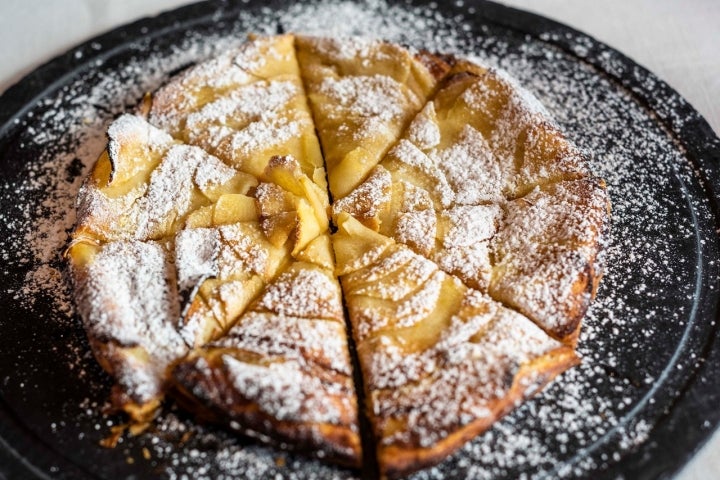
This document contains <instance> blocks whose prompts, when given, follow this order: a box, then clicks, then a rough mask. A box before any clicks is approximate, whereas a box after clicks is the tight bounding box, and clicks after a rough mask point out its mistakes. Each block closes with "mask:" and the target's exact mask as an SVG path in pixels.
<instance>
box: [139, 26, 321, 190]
mask: <svg viewBox="0 0 720 480" xmlns="http://www.w3.org/2000/svg"><path fill="white" fill-rule="evenodd" d="M149 103H150V107H149V113H148V118H149V120H150V122H151V123H153V124H154V125H157V126H159V127H160V128H163V129H165V130H167V131H168V132H170V133H171V134H172V135H173V136H174V137H176V138H179V139H181V140H183V141H184V142H186V143H189V144H191V145H197V146H200V147H202V148H204V149H205V150H207V151H208V152H210V153H211V154H213V155H215V156H217V157H218V158H220V159H222V160H223V161H224V162H226V163H227V164H228V165H232V166H233V167H235V168H237V169H238V170H240V171H243V172H246V173H249V174H252V175H254V176H255V177H257V178H259V179H261V180H263V179H265V178H264V176H263V175H264V172H265V168H266V166H267V164H268V161H269V159H270V158H272V157H274V156H279V157H282V156H286V155H292V156H294V157H295V159H296V160H298V161H299V162H300V166H301V168H302V171H303V172H304V173H305V174H306V175H307V176H308V177H310V178H311V179H312V180H313V181H314V182H315V183H316V184H317V185H318V186H319V187H320V188H321V189H323V190H325V189H326V183H325V174H324V170H323V160H322V155H321V152H320V144H319V142H318V138H317V136H316V135H315V127H314V125H313V122H312V118H311V115H310V111H309V107H308V104H307V99H306V97H305V92H304V90H303V83H302V79H301V77H300V72H299V69H298V63H297V59H296V56H295V50H294V37H293V36H292V35H279V36H272V37H263V36H261V37H253V38H251V39H250V40H249V41H248V42H247V43H245V44H243V45H242V46H241V47H240V48H238V49H236V50H234V51H231V52H229V53H227V54H224V55H222V56H220V57H218V58H216V59H213V60H211V61H209V62H205V63H202V64H200V65H197V66H195V67H192V68H190V69H189V70H187V71H185V72H184V73H183V74H181V75H180V77H179V78H176V79H174V80H173V81H171V82H170V83H169V84H167V85H166V86H165V87H163V88H161V89H160V90H159V91H158V92H157V93H155V94H154V95H152V96H151V100H149Z"/></svg>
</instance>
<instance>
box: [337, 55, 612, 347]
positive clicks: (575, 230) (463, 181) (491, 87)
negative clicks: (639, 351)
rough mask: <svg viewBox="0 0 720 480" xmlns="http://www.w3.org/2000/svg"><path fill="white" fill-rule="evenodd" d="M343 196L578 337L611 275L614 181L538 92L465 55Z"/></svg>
mask: <svg viewBox="0 0 720 480" xmlns="http://www.w3.org/2000/svg"><path fill="white" fill-rule="evenodd" d="M333 208H334V211H335V213H336V214H337V213H339V212H343V211H345V212H348V213H350V214H352V215H354V216H355V217H356V218H357V219H358V220H360V221H361V222H363V223H364V224H365V225H366V226H368V227H370V228H372V229H374V230H376V231H379V232H380V233H382V234H384V235H387V236H390V237H392V238H394V239H395V240H397V241H399V242H401V243H404V244H406V245H408V246H409V247H410V248H412V249H413V250H414V251H415V252H417V253H419V254H421V255H423V256H426V257H427V258H430V259H432V260H433V261H434V262H436V263H437V264H438V265H439V266H440V268H441V269H443V270H444V271H446V272H448V273H450V274H452V275H456V276H458V277H459V278H460V279H462V280H463V281H464V282H465V283H466V284H467V285H468V286H470V287H472V288H476V289H479V290H481V291H483V292H489V293H490V295H491V296H493V297H494V298H495V299H497V300H499V301H501V302H504V303H506V304H507V305H511V306H513V307H514V308H517V309H518V310H520V311H521V312H522V313H523V314H525V315H527V316H528V317H530V318H531V319H533V320H534V321H535V322H536V323H537V324H538V325H539V326H540V327H541V328H543V329H545V330H546V331H548V332H549V333H550V334H551V335H553V336H554V337H555V338H558V339H561V340H563V341H566V342H569V343H572V342H574V341H575V339H576V337H577V330H578V328H579V324H580V320H581V319H582V317H583V316H584V315H585V310H586V309H587V307H588V305H589V301H590V299H591V298H592V297H593V296H594V294H595V289H596V288H597V282H598V281H599V278H600V275H601V272H600V268H599V266H598V262H597V257H598V254H599V251H600V248H601V238H603V235H604V233H605V230H606V229H607V216H608V210H609V202H608V199H607V194H606V192H605V186H604V184H603V182H602V181H601V180H599V179H596V178H594V177H592V176H591V175H590V173H589V172H588V170H587V161H586V160H585V158H584V157H583V155H582V153H581V152H580V151H579V150H578V149H577V148H576V147H575V146H574V145H572V144H571V143H570V142H569V141H567V140H566V139H565V138H564V136H563V135H562V133H561V132H560V131H559V130H558V128H557V127H556V126H555V125H553V124H552V123H551V122H550V121H549V120H548V115H547V114H546V113H545V112H544V109H543V107H542V106H541V105H540V104H539V103H538V102H537V101H536V100H534V99H533V98H532V97H531V96H529V94H527V93H526V92H524V91H523V90H522V88H521V87H519V86H518V85H516V84H515V83H514V82H513V81H512V80H511V79H509V78H508V77H507V76H506V75H504V74H501V73H499V72H497V71H495V70H487V69H484V68H483V67H480V66H477V65H473V64H469V63H467V62H464V61H459V62H457V64H456V65H455V66H454V67H453V70H452V71H451V73H450V74H449V75H448V77H447V78H446V80H445V81H444V82H443V83H442V84H441V86H440V88H439V90H438V92H437V94H436V95H435V96H434V97H433V99H432V101H430V102H428V103H427V104H426V105H425V106H424V107H423V110H422V111H421V112H420V113H419V114H418V115H417V116H416V117H415V118H414V119H413V121H412V122H411V123H410V126H409V127H408V129H407V130H406V131H405V133H404V134H403V136H402V138H401V139H400V140H399V141H398V142H397V143H396V144H395V145H394V146H393V147H392V149H391V150H390V151H389V152H388V154H387V155H386V156H385V158H384V159H383V160H382V161H381V162H380V163H379V164H378V165H377V166H376V167H375V168H374V169H373V170H372V171H371V172H370V174H369V175H368V177H367V178H366V180H365V181H364V182H363V183H362V184H361V185H359V186H358V187H357V188H356V189H355V190H354V191H352V192H350V193H349V194H348V195H347V196H346V197H345V198H341V199H338V200H337V201H336V202H335V204H334V207H333Z"/></svg>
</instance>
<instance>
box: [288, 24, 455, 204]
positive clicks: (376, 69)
mask: <svg viewBox="0 0 720 480" xmlns="http://www.w3.org/2000/svg"><path fill="white" fill-rule="evenodd" d="M296 46H297V56H298V61H299V64H300V70H301V73H302V77H303V80H304V82H305V88H306V91H307V95H308V98H309V99H310V105H311V108H312V111H313V117H314V120H315V127H316V129H317V131H318V135H319V136H320V142H321V144H322V147H323V154H324V157H325V163H326V168H327V172H328V183H329V185H330V192H331V194H332V196H333V198H342V197H344V196H345V195H347V194H348V193H349V192H350V191H351V190H352V189H353V188H355V187H356V186H357V185H358V184H359V183H360V182H362V180H363V179H364V178H365V176H366V175H367V174H368V172H369V171H370V170H371V169H372V168H373V167H374V166H375V165H376V164H377V163H378V162H379V161H380V160H381V158H382V156H383V155H384V154H385V152H386V151H387V149H388V148H389V147H390V146H391V145H392V144H394V143H395V142H396V141H397V138H398V137H399V135H400V133H401V132H402V131H403V129H404V128H405V127H406V126H407V124H408V122H409V121H410V120H411V119H412V117H413V116H414V115H415V114H416V113H417V112H418V111H419V110H420V109H421V108H422V106H423V105H424V104H425V102H426V101H427V99H428V97H429V96H430V95H431V94H432V92H433V91H434V89H435V86H436V85H437V82H438V81H439V79H441V78H442V77H443V76H444V75H445V73H446V72H447V71H448V70H449V68H450V65H449V64H448V63H447V62H446V61H445V60H443V59H442V58H440V57H437V56H434V55H431V54H429V53H426V52H419V53H412V52H410V51H409V50H407V49H405V48H403V47H401V46H399V45H396V44H392V43H388V42H383V41H378V40H366V39H362V38H319V37H305V36H298V37H297V39H296Z"/></svg>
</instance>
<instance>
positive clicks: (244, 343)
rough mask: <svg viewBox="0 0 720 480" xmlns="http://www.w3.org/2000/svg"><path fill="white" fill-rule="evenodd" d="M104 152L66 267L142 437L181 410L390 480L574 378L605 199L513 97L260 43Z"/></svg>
mask: <svg viewBox="0 0 720 480" xmlns="http://www.w3.org/2000/svg"><path fill="white" fill-rule="evenodd" d="M108 139H109V142H108V148H107V149H106V151H105V152H103V154H102V155H101V156H100V158H99V159H98V161H97V163H96V165H95V166H94V168H93V170H92V172H91V174H90V176H89V177H88V178H87V180H86V182H85V183H84V185H83V187H82V188H81V191H80V194H79V197H78V222H77V226H76V228H75V230H74V232H73V234H72V241H71V244H70V246H69V248H68V250H67V257H68V259H69V263H70V267H71V273H72V278H73V281H74V287H75V294H76V299H77V303H78V307H79V312H80V314H81V316H82V317H83V321H84V325H85V328H86V331H87V333H88V338H89V340H90V344H91V346H92V348H93V351H94V353H95V355H96V357H97V359H98V361H99V362H100V363H101V365H102V366H103V367H104V368H105V369H106V370H107V371H108V372H109V373H110V374H111V375H113V377H114V378H115V381H116V385H115V387H114V389H113V402H114V403H115V405H116V406H117V407H118V408H120V409H122V410H124V411H125V412H127V413H128V414H129V415H130V417H131V419H132V420H133V421H135V422H141V423H142V422H148V421H150V420H151V419H152V418H153V415H154V414H155V413H156V411H157V409H158V407H159V406H160V405H161V403H162V401H163V399H164V397H165V395H166V394H170V395H172V396H173V397H174V398H175V399H176V400H177V401H178V403H180V404H181V405H182V406H184V407H186V408H187V409H190V410H191V411H193V412H194V413H195V414H196V415H197V416H198V417H199V418H201V419H205V420H210V421H213V422H217V423H220V424H223V425H225V426H228V427H229V428H232V429H235V430H237V431H239V432H242V433H243V434H245V435H248V436H251V437H255V438H258V439H260V440H262V441H269V442H273V443H276V444H280V445H283V446H286V447H288V448H292V449H296V450H305V451H310V453H311V454H314V455H316V456H318V457H322V458H327V459H329V460H332V461H335V462H338V463H341V464H344V465H349V466H359V465H360V464H361V461H362V458H363V455H373V454H376V455H377V457H378V460H379V465H380V469H381V473H382V475H383V476H387V477H398V476H402V475H405V474H407V473H410V472H413V471H415V470H418V469H420V468H423V467H425V466H428V465H431V464H434V463H437V462H439V461H441V460H442V459H443V458H445V457H446V456H447V455H449V454H450V453H452V452H453V451H455V450H456V449H458V448H459V447H460V446H461V445H462V444H463V443H464V442H466V441H467V440H469V439H471V438H473V437H474V436H475V435H477V434H478V433H480V432H482V431H484V430H485V429H487V428H489V427H490V426H491V425H492V424H493V422H495V421H496V420H497V419H498V418H499V417H500V416H502V415H503V414H504V413H506V412H507V411H509V410H510V409H512V408H513V407H514V406H516V405H517V404H518V403H519V402H521V401H523V400H524V399H525V398H527V397H529V396H531V395H533V394H534V393H536V392H537V391H539V390H541V389H542V388H543V386H544V385H546V384H547V383H548V382H550V381H551V380H552V379H553V378H555V377H556V376H557V375H558V374H560V373H561V372H563V371H564V370H566V369H567V368H569V367H571V366H572V365H574V364H576V363H577V361H578V357H577V355H576V354H575V351H574V344H575V342H576V341H577V335H578V332H579V329H580V324H581V319H582V317H583V316H584V314H585V310H586V309H587V307H588V305H589V303H590V301H591V300H592V298H593V297H594V295H595V291H596V289H597V285H598V282H599V279H600V277H601V275H602V264H601V261H602V256H601V249H602V243H603V239H604V236H605V233H606V230H607V223H608V216H609V202H608V198H607V194H606V191H605V186H604V183H603V182H602V180H599V179H597V178H595V177H593V176H592V174H591V173H590V172H589V171H588V168H587V161H586V159H585V157H584V156H583V155H582V153H581V152H580V151H579V150H578V149H577V148H576V147H574V146H573V145H572V144H571V143H570V142H569V141H568V140H566V139H565V138H564V137H563V135H562V134H561V132H560V131H559V130H558V128H557V127H556V126H555V125H554V124H552V123H551V122H550V121H549V120H548V116H547V114H546V112H544V110H543V108H542V107H541V106H539V104H537V102H536V101H534V100H533V99H532V98H531V97H530V96H529V95H528V94H526V93H525V92H524V91H523V90H522V89H521V87H519V86H518V85H516V84H515V83H514V82H513V81H512V80H511V79H510V78H509V77H507V76H506V75H505V74H502V73H500V72H498V71H496V70H493V69H489V68H486V67H484V66H480V65H476V64H473V63H470V62H467V61H465V60H461V59H457V58H454V57H452V56H443V55H433V54H430V53H427V52H411V51H410V50H408V49H405V48H403V47H400V46H398V45H394V44H390V43H387V42H381V41H369V40H359V39H327V38H311V37H296V36H294V35H279V36H271V37H253V38H251V39H250V40H249V41H248V42H247V43H246V44H244V45H242V46H241V47H239V48H238V49H236V50H233V51H231V52H228V53H225V54H223V55H221V56H219V57H217V58H215V59H212V60H210V61H208V62H205V63H202V64H199V65H196V66H194V67H191V68H189V69H188V70H186V71H184V72H182V73H181V74H180V75H179V76H177V77H176V78H174V79H171V80H170V81H169V82H168V83H167V84H166V85H164V86H163V87H161V88H160V89H159V90H158V91H157V92H155V93H154V94H152V95H150V94H148V95H146V97H145V98H144V99H143V100H142V102H141V103H140V105H139V106H138V108H137V109H136V111H135V113H134V114H125V115H122V116H120V117H119V118H118V119H117V120H116V121H115V122H113V124H112V125H111V126H110V127H109V129H108ZM321 145H322V149H321ZM326 176H327V179H328V180H326ZM330 198H334V200H335V201H334V202H333V203H332V204H331V201H330ZM333 222H334V227H333V226H332V223H333ZM333 229H336V230H337V231H336V233H334V234H333V235H332V236H331V230H333ZM338 279H340V282H341V283H342V289H341V287H340V283H339V281H338ZM343 305H345V306H346V307H347V312H348V315H347V322H346V315H345V310H344V309H343ZM348 332H351V335H348ZM351 338H352V340H351ZM351 341H354V343H355V345H356V350H357V355H358V361H359V366H360V372H359V374H360V376H361V378H362V381H363V385H364V388H365V392H366V396H365V397H366V404H365V405H358V401H357V398H358V397H357V395H356V386H355V384H354V381H353V378H354V375H353V373H354V372H353V368H352V366H353V362H352V361H351V356H350V352H351V351H353V350H352V349H350V348H349V342H351ZM355 378H357V376H355ZM359 408H365V409H366V411H367V414H368V416H369V417H370V420H371V424H372V427H373V430H374V434H375V439H376V440H377V451H376V452H374V453H373V452H362V449H361V441H360V439H361V432H360V429H359V423H358V418H357V417H358V409H359Z"/></svg>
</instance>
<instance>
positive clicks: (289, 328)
mask: <svg viewBox="0 0 720 480" xmlns="http://www.w3.org/2000/svg"><path fill="white" fill-rule="evenodd" d="M305 258H306V259H307V260H308V261H296V262H293V263H292V264H291V265H289V266H288V267H287V268H286V269H284V270H283V271H282V273H281V274H280V275H279V276H278V277H277V279H275V280H274V281H273V282H271V283H270V284H269V285H268V286H267V287H266V289H265V290H264V292H263V293H262V294H261V295H260V297H259V298H258V299H257V300H256V301H255V302H254V304H253V305H252V306H251V307H250V308H249V309H248V310H247V311H246V312H245V313H244V314H243V315H242V316H241V317H240V318H239V319H238V321H237V322H236V323H235V325H234V326H233V327H232V329H231V330H230V331H229V332H228V333H227V335H226V336H224V337H223V338H221V339H219V340H216V341H214V342H212V343H210V344H209V345H207V346H205V347H203V348H202V349H198V350H195V351H193V352H192V353H191V354H190V355H189V356H188V357H187V358H186V359H184V360H183V361H182V362H180V363H179V364H178V365H176V366H175V367H174V369H173V372H172V379H173V382H174V384H175V387H176V389H177V391H178V392H179V393H180V394H181V399H182V401H183V403H185V404H187V405H188V406H190V407H191V408H192V409H193V410H194V411H195V412H196V413H197V414H198V415H199V416H201V417H204V418H207V419H210V420H213V421H220V422H222V423H224V424H229V425H230V426H231V427H232V428H234V429H237V430H239V431H241V432H242V433H245V434H247V435H250V436H253V437H256V438H260V439H262V440H265V441H273V442H275V443H282V444H284V445H286V446H288V447H289V448H291V449H297V450H304V451H310V452H311V453H312V454H314V455H316V456H319V457H323V458H326V459H329V460H332V461H335V462H339V463H341V464H345V465H351V466H359V465H360V460H361V446H360V437H359V432H358V423H357V401H356V395H355V387H354V385H353V377H352V371H351V364H350V357H349V353H348V345H347V333H346V325H345V321H344V317H343V308H342V299H341V293H340V285H339V284H338V281H337V279H336V278H335V276H334V274H333V270H332V265H333V258H332V250H331V246H330V238H329V235H328V234H324V235H322V236H319V237H317V238H316V240H315V241H314V242H313V244H312V245H310V246H309V247H308V251H307V252H305Z"/></svg>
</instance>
